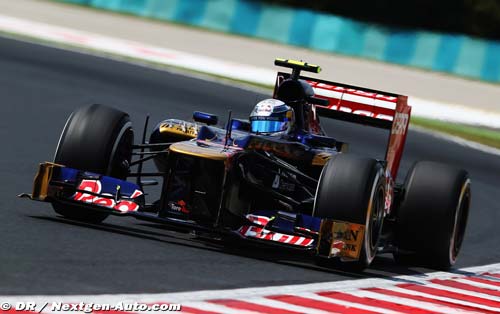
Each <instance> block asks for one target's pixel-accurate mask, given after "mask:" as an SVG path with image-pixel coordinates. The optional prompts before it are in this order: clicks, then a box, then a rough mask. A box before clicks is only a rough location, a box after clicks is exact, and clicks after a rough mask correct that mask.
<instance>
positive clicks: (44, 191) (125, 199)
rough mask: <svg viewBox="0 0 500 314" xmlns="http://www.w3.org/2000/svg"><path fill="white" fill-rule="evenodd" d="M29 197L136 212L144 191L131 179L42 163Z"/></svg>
mask: <svg viewBox="0 0 500 314" xmlns="http://www.w3.org/2000/svg"><path fill="white" fill-rule="evenodd" d="M27 196H29V197H30V198H31V199H32V200H36V201H44V202H58V201H61V202H64V203H68V202H70V203H71V202H73V203H76V204H78V205H83V206H89V207H90V208H93V209H102V210H109V211H111V212H112V213H114V214H125V213H130V212H136V211H138V210H139V209H140V208H142V207H143V206H144V193H143V192H142V190H141V189H140V187H139V186H138V185H136V184H134V183H132V182H128V181H123V180H119V179H116V178H112V177H108V176H103V175H100V174H96V173H92V172H86V171H81V170H77V169H72V168H68V167H65V166H63V165H58V164H55V163H50V162H45V163H42V164H40V166H39V169H38V173H37V174H36V176H35V179H34V182H33V193H32V194H31V195H27Z"/></svg>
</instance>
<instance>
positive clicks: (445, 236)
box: [394, 161, 471, 270]
mask: <svg viewBox="0 0 500 314" xmlns="http://www.w3.org/2000/svg"><path fill="white" fill-rule="evenodd" d="M470 199H471V190H470V179H469V175H468V173H467V172H466V171H465V170H462V169H456V168H454V167H451V166H448V165H445V164H440V163H437V162H430V161H421V162H417V163H415V164H414V166H413V167H412V168H411V169H410V171H409V172H408V175H407V177H406V181H405V192H404V196H403V201H402V203H401V205H400V207H399V208H398V210H397V213H396V219H397V220H396V243H397V246H398V248H399V251H398V253H396V254H394V257H395V259H396V261H398V262H400V263H402V264H412V265H421V266H427V267H432V268H436V269H442V270H446V269H449V268H450V267H452V266H453V265H454V264H455V262H456V259H457V257H458V254H459V252H460V248H461V245H462V242H463V238H464V235H465V229H466V226H467V220H468V215H469V207H470Z"/></svg>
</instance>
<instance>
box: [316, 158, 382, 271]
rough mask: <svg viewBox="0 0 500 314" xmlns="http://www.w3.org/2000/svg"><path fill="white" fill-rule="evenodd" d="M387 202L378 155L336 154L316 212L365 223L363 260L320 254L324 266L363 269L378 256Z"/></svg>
mask: <svg viewBox="0 0 500 314" xmlns="http://www.w3.org/2000/svg"><path fill="white" fill-rule="evenodd" d="M384 204H385V176H384V171H383V167H382V166H381V165H380V163H378V162H377V161H376V160H374V159H369V158H360V157H357V156H353V155H348V154H339V155H337V156H335V157H333V158H332V159H331V160H330V161H329V162H328V163H327V164H326V165H325V167H324V168H323V171H322V173H321V177H320V180H319V183H318V190H317V193H316V201H315V205H314V213H313V215H314V216H316V217H320V218H328V219H332V220H340V221H345V222H350V223H356V224H360V225H364V226H365V233H364V239H363V242H362V247H361V253H360V257H359V260H357V261H352V262H345V263H338V262H336V261H335V260H332V261H330V260H325V259H322V258H318V261H319V262H320V264H321V265H322V266H324V265H325V264H331V265H333V266H337V267H342V268H350V269H352V270H362V269H364V268H366V267H368V265H370V263H371V262H372V261H373V259H374V258H375V255H376V252H377V248H378V243H379V239H380V234H381V231H382V225H383V220H384Z"/></svg>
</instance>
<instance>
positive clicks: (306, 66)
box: [274, 58, 321, 73]
mask: <svg viewBox="0 0 500 314" xmlns="http://www.w3.org/2000/svg"><path fill="white" fill-rule="evenodd" d="M274 64H275V65H278V66H284V67H286V66H287V65H289V66H288V67H290V68H294V66H298V67H300V68H301V70H304V71H309V72H314V73H319V72H321V67H320V66H319V65H317V64H310V63H307V62H304V61H298V60H292V59H283V58H276V59H275V60H274Z"/></svg>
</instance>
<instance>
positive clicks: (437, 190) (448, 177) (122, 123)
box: [23, 59, 471, 270]
mask: <svg viewBox="0 0 500 314" xmlns="http://www.w3.org/2000/svg"><path fill="white" fill-rule="evenodd" d="M275 65H278V66H282V67H287V68H291V69H292V72H291V73H283V72H278V75H277V79H276V85H275V89H274V94H273V98H272V99H267V100H264V101H262V102H260V103H259V104H258V105H257V106H256V107H255V109H254V111H253V112H252V115H251V116H250V120H242V119H232V118H231V115H229V118H228V122H227V123H226V125H225V126H224V127H217V126H216V125H217V124H218V118H217V116H215V115H212V114H208V113H203V112H194V114H193V120H194V121H193V122H190V121H182V120H177V119H167V120H164V121H162V122H160V123H159V124H158V125H157V126H156V127H155V128H154V130H153V132H152V133H151V135H150V137H149V141H146V130H147V124H148V119H146V123H145V126H144V134H143V136H142V142H141V143H140V144H134V131H133V128H132V124H131V122H130V120H129V116H128V115H127V114H126V113H124V112H122V111H119V110H116V109H113V108H110V107H107V106H103V105H91V106H89V107H84V108H81V109H78V110H76V111H75V112H74V113H73V114H72V115H71V116H70V117H69V119H68V121H67V122H66V125H65V127H64V130H63V131H62V134H61V137H60V140H59V144H58V146H57V149H56V154H55V160H54V162H53V163H52V162H45V163H42V164H41V165H40V168H39V171H38V174H37V175H36V177H35V181H34V187H33V193H32V194H31V195H28V194H24V195H23V196H27V197H30V198H31V199H33V200H37V201H45V202H50V203H52V206H53V208H54V210H55V211H56V213H58V214H60V215H62V216H64V217H67V218H70V219H76V220H79V221H85V222H91V223H99V222H101V221H102V220H104V219H105V218H106V217H107V216H108V215H116V216H132V217H135V218H137V219H144V220H148V221H152V222H158V223H162V224H165V225H174V226H176V228H178V227H183V228H186V229H188V230H195V231H198V232H206V234H210V235H219V236H221V235H222V238H226V237H228V238H231V237H236V238H238V239H245V240H248V241H254V243H259V244H262V245H275V246H284V247H288V248H293V249H297V250H303V251H309V252H311V254H312V255H314V256H315V260H316V261H317V262H319V263H320V264H321V265H333V266H335V267H346V268H349V269H358V270H359V269H363V268H365V267H367V266H368V265H370V263H371V262H372V260H373V259H374V257H375V255H376V254H377V253H392V254H393V255H394V256H395V258H396V260H397V261H399V262H402V263H412V264H419V265H426V266H431V267H434V268H438V269H446V268H449V267H451V266H452V265H453V264H454V263H455V260H456V258H457V256H458V253H459V251H460V247H461V244H462V240H463V237H464V233H465V227H466V224H467V217H468V212H469V205H470V197H471V196H470V180H469V178H468V174H467V172H466V171H464V170H460V169H455V168H453V167H451V166H447V165H444V164H439V163H435V162H417V163H416V164H415V165H414V166H413V167H412V168H411V169H410V171H409V173H408V175H407V177H406V181H405V182H404V184H397V183H395V178H396V175H397V172H398V168H399V163H400V160H401V156H402V154H403V148H404V144H405V140H406V135H407V130H408V124H409V120H410V113H411V107H410V106H408V104H407V100H408V98H407V97H406V96H401V95H396V94H392V93H387V92H382V91H377V90H371V89H367V88H362V87H357V86H349V85H346V84H341V83H334V82H329V81H324V80H319V79H315V78H311V77H304V76H301V75H300V72H301V71H309V72H316V73H317V72H319V71H320V68H319V66H316V65H312V64H308V63H305V62H301V61H294V60H285V59H276V61H275ZM320 116H322V117H327V118H332V119H339V120H343V121H348V122H352V123H357V124H364V125H368V126H371V127H376V128H382V129H386V130H387V134H388V144H387V150H386V156H385V159H384V160H377V159H373V158H369V157H360V156H358V155H354V154H350V153H348V152H347V148H348V145H347V143H344V142H342V141H340V140H338V139H334V138H332V137H328V136H327V135H326V134H325V132H324V131H323V129H322V127H321V125H320V120H319V117H320ZM150 160H153V161H154V163H155V165H156V167H157V169H158V171H157V172H145V171H143V164H144V163H145V162H147V161H150ZM155 177H156V179H151V178H155ZM132 178H135V180H130V179H132ZM144 178H148V179H144ZM127 179H129V181H127ZM161 179H162V180H161ZM157 180H161V182H162V185H161V193H160V195H159V196H158V197H157V198H155V199H153V200H148V201H147V200H146V197H145V196H146V195H148V194H146V193H145V192H144V189H145V188H146V187H147V186H149V185H156V184H158V181H157ZM149 197H150V196H149V195H148V198H149Z"/></svg>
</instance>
